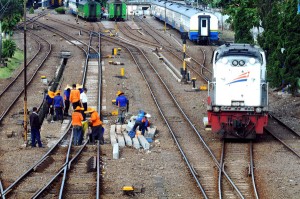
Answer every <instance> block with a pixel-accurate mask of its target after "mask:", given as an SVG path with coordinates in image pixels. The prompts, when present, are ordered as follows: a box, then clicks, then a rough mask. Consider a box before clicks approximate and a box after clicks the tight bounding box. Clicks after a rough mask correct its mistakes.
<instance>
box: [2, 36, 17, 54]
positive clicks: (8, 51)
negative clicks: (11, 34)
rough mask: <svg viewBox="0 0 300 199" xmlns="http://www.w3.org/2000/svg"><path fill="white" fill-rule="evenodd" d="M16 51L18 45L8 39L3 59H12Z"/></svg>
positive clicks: (4, 44) (4, 42)
mask: <svg viewBox="0 0 300 199" xmlns="http://www.w3.org/2000/svg"><path fill="white" fill-rule="evenodd" d="M16 50H17V45H16V43H15V42H14V41H13V40H10V39H7V40H4V41H3V51H2V53H3V54H2V55H3V57H5V58H12V57H13V55H14V53H15V51H16Z"/></svg>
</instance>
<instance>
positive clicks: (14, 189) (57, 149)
mask: <svg viewBox="0 0 300 199" xmlns="http://www.w3.org/2000/svg"><path fill="white" fill-rule="evenodd" d="M39 24H40V25H42V26H43V27H45V28H46V29H48V30H49V31H54V30H53V29H52V28H51V27H49V26H45V25H44V24H41V23H39ZM56 33H58V34H61V36H62V37H65V38H66V37H67V34H65V35H62V34H63V33H62V32H61V31H59V30H57V29H56ZM91 35H95V34H91ZM96 35H97V37H98V38H99V46H100V37H99V34H98V33H96ZM67 40H68V39H67ZM82 49H83V48H82ZM83 50H84V49H83ZM98 50H99V49H98ZM92 51H94V53H93V52H92ZM95 53H96V54H97V57H96V58H97V61H96V63H97V64H96V66H97V67H96V69H97V71H95V66H94V65H93V66H94V67H90V68H91V72H86V71H87V68H88V64H87V63H88V62H89V58H90V55H91V54H95ZM86 54H87V59H86V64H85V67H84V72H83V77H82V83H83V84H85V81H86V79H87V73H88V75H89V76H91V74H96V77H97V78H96V81H97V82H98V81H99V83H98V84H97V83H96V84H95V81H93V79H92V78H94V77H92V78H91V79H90V81H92V82H90V84H94V88H95V90H94V92H93V93H94V95H95V99H98V100H96V101H97V102H95V106H97V107H98V111H99V113H100V110H101V108H100V107H101V102H100V99H101V92H102V89H101V88H102V83H101V80H102V78H101V67H100V55H99V52H98V51H96V50H95V48H94V47H92V46H91V42H90V45H89V46H88V53H87V52H86ZM97 96H98V97H97ZM70 124H71V123H70V121H68V122H67V128H66V131H69V130H70V126H71V125H70ZM65 136H67V133H65V134H64V135H63V136H62V137H61V138H60V140H59V141H58V142H57V144H56V145H55V146H53V147H52V148H51V149H50V150H49V151H48V152H47V153H46V154H45V155H44V156H43V157H42V158H41V159H40V160H39V161H37V163H36V164H35V165H33V166H32V167H31V168H30V169H29V170H27V171H26V172H25V173H24V174H22V175H21V177H19V178H18V179H17V180H16V181H15V182H13V183H12V184H11V185H10V186H9V187H8V188H7V189H5V190H3V191H1V193H2V194H3V196H2V197H5V196H6V195H14V196H17V198H23V197H24V198H29V197H33V198H36V197H40V194H43V192H44V190H46V189H43V188H41V189H39V190H38V191H37V192H35V194H34V195H33V196H30V195H32V193H34V191H35V190H36V189H37V187H32V183H29V184H30V185H29V188H26V185H23V183H24V184H26V183H27V182H30V181H33V182H34V181H36V180H34V179H36V178H38V179H39V180H40V179H43V180H47V179H48V178H49V176H51V174H53V172H55V171H56V172H57V170H59V171H58V174H57V176H59V175H60V173H62V172H64V173H66V171H67V169H68V168H70V167H71V162H74V161H75V159H76V158H77V157H78V155H79V154H80V152H82V149H83V148H84V147H86V143H85V144H84V145H83V147H82V148H81V149H80V150H79V151H78V152H77V151H76V148H78V147H72V145H71V144H70V141H69V144H68V146H69V150H68V154H67V156H66V158H62V157H63V156H64V155H63V154H65V147H62V146H60V144H59V143H60V142H61V141H63V139H64V137H65ZM69 138H70V139H69V140H71V137H70V136H69ZM86 148H88V149H87V151H86V152H84V153H85V154H83V155H84V156H83V157H82V156H80V158H78V160H79V163H78V165H79V166H77V167H75V169H74V171H75V181H76V176H77V175H76V172H79V171H83V167H82V165H83V163H82V162H85V161H87V159H86V158H88V157H89V156H92V157H93V160H94V162H93V163H92V164H93V165H96V166H94V169H95V170H96V171H97V174H96V175H95V174H92V175H91V174H86V173H84V174H86V176H87V177H89V179H94V180H93V182H91V184H93V187H94V188H92V187H90V188H89V189H88V190H90V189H91V188H92V189H93V190H94V191H95V194H94V195H96V198H98V197H99V196H100V192H101V190H100V188H101V186H100V185H101V182H100V181H101V168H100V155H99V154H100V148H99V145H98V149H97V150H95V147H94V146H91V147H90V148H89V147H86ZM71 149H72V150H71ZM70 151H72V152H73V153H76V155H73V156H74V157H73V159H71V160H69V157H71V156H72V155H70ZM92 152H94V156H93V153H92ZM50 154H51V157H50ZM55 160H56V161H55ZM63 160H65V163H63ZM44 162H47V163H46V164H49V165H51V166H52V167H49V168H48V166H49V165H47V166H43V164H44ZM40 167H42V169H40V170H39V168H40ZM45 167H47V168H46V169H45V171H44V172H43V173H42V176H44V177H40V175H39V177H36V176H38V174H37V173H34V172H35V171H37V170H39V171H42V170H43V169H44V168H45ZM84 174H82V175H84ZM73 178H74V177H73ZM25 179H26V180H25ZM30 179H31V180H30ZM63 179H65V176H64V177H63ZM71 179H72V178H71ZM73 181H74V180H73ZM73 181H72V180H71V181H70V183H71V184H72V182H73ZM64 182H65V181H64V180H63V181H62V184H61V187H63V186H62V185H63V184H65V183H64ZM35 184H36V183H35ZM40 185H41V184H37V186H40ZM46 187H48V186H47V185H46ZM19 188H20V189H21V190H19ZM60 190H63V189H62V188H61V189H60ZM67 190H70V193H68V194H67V196H68V197H73V194H74V193H72V189H71V188H68V187H67ZM24 193H26V194H24ZM61 193H63V192H62V191H60V192H59V194H61ZM83 193H84V192H83ZM85 193H86V196H89V197H90V195H91V193H90V191H86V192H85ZM18 194H20V195H18ZM50 195H51V194H50ZM54 195H56V196H57V195H58V194H57V193H54ZM75 195H76V194H75ZM52 196H53V194H52ZM82 196H84V195H82ZM48 197H49V196H48ZM50 197H51V196H50Z"/></svg>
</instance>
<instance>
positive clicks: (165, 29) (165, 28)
mask: <svg viewBox="0 0 300 199" xmlns="http://www.w3.org/2000/svg"><path fill="white" fill-rule="evenodd" d="M164 31H165V33H166V31H167V1H165V27H164Z"/></svg>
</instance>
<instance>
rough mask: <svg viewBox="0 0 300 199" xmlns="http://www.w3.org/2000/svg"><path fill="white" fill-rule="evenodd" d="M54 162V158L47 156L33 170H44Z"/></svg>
mask: <svg viewBox="0 0 300 199" xmlns="http://www.w3.org/2000/svg"><path fill="white" fill-rule="evenodd" d="M53 162H54V159H53V158H52V157H51V156H47V157H46V158H44V159H43V160H42V162H40V164H38V165H36V166H35V167H34V168H33V170H34V171H35V172H42V171H43V170H44V169H46V168H47V167H48V166H49V165H50V164H52V163H53Z"/></svg>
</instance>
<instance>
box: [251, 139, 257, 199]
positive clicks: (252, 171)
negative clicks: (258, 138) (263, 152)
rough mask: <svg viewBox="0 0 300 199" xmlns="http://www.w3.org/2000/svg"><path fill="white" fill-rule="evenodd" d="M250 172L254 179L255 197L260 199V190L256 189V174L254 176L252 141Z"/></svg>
mask: <svg viewBox="0 0 300 199" xmlns="http://www.w3.org/2000/svg"><path fill="white" fill-rule="evenodd" d="M250 172H251V179H252V185H253V190H254V194H255V198H256V199H259V197H258V192H257V189H256V184H255V176H254V160H253V142H252V141H251V142H250Z"/></svg>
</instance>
